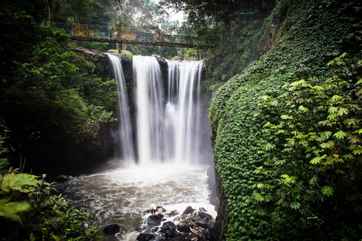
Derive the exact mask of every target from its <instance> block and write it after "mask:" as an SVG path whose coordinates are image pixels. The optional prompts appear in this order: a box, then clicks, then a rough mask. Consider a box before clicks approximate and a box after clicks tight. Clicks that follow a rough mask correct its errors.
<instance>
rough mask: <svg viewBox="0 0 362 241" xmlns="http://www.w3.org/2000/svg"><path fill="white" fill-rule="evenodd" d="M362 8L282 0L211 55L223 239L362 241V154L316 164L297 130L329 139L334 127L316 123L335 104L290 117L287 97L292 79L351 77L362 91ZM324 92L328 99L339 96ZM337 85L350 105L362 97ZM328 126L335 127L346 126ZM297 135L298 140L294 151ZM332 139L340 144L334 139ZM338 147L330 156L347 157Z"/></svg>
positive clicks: (340, 3) (316, 81) (313, 81)
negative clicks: (361, 160)
mask: <svg viewBox="0 0 362 241" xmlns="http://www.w3.org/2000/svg"><path fill="white" fill-rule="evenodd" d="M361 9H362V8H361V4H360V3H359V2H358V1H336V0H328V1H327V0H325V1H309V0H307V1H284V0H282V1H279V2H278V3H277V5H276V7H275V8H274V10H273V11H272V13H271V14H270V16H268V17H266V18H265V19H263V20H255V21H253V22H249V23H246V24H244V25H243V26H242V27H239V28H238V29H239V30H238V31H237V32H236V34H234V35H236V36H234V35H233V34H231V35H232V36H233V40H235V37H236V38H237V36H239V41H238V40H236V43H237V44H236V45H235V44H234V45H232V46H228V44H227V43H226V44H224V45H222V43H221V44H220V45H219V47H218V49H217V50H216V51H215V52H216V55H215V56H214V57H213V58H212V59H211V60H209V62H208V71H209V73H208V78H209V79H210V80H211V81H213V82H214V83H217V84H216V85H215V86H216V87H217V86H219V85H222V86H221V87H220V88H218V89H217V91H216V93H215V94H214V98H213V100H212V103H211V106H210V109H209V119H210V121H211V125H212V129H213V142H214V155H215V164H216V171H217V174H218V176H219V184H220V192H221V197H222V203H221V205H220V210H219V217H218V221H217V230H218V233H219V235H220V238H219V239H220V240H221V239H223V240H228V241H231V240H232V241H234V240H235V241H236V240H238V241H239V240H254V241H255V240H342V239H343V240H356V239H357V237H358V233H359V234H360V232H361V227H360V226H359V225H358V224H356V222H354V221H353V217H356V216H358V215H361V212H360V211H358V210H357V209H356V208H354V209H353V208H351V207H352V206H353V205H356V207H358V206H359V207H360V204H358V201H357V200H359V199H358V196H359V193H360V190H359V188H358V187H357V188H354V187H356V186H358V184H357V183H358V180H359V178H356V177H355V176H358V174H357V173H358V172H359V171H358V170H359V169H358V167H359V166H358V165H357V164H356V163H358V162H357V161H358V155H355V156H353V158H352V161H353V162H349V163H348V164H340V163H339V164H335V163H333V164H332V165H329V164H325V163H324V164H323V165H324V166H323V165H322V164H320V163H318V164H314V162H311V163H313V164H310V159H311V154H310V153H309V150H308V149H307V148H306V147H305V146H304V143H303V141H305V140H303V141H300V139H298V138H300V136H299V137H297V136H296V135H294V134H295V133H296V132H294V131H296V129H297V128H299V129H298V130H299V131H300V132H302V131H301V130H304V131H309V132H308V133H314V134H315V133H317V134H316V135H322V134H321V132H322V131H323V130H325V129H326V127H319V126H317V124H316V123H319V122H318V121H320V120H322V119H323V118H322V117H321V118H322V119H318V118H319V117H318V116H319V115H320V116H325V115H326V113H328V110H327V111H324V112H323V111H322V112H320V113H312V114H308V113H309V112H308V111H309V110H305V109H303V107H304V106H303V105H302V104H300V106H302V107H300V106H299V107H298V106H297V107H298V108H299V111H300V112H301V113H299V114H298V109H297V110H296V111H295V112H293V113H294V114H295V116H296V115H298V116H299V118H302V116H303V115H304V116H309V117H310V118H309V119H308V118H306V119H303V120H302V119H298V120H295V118H294V117H295V116H293V115H292V117H290V116H289V115H283V113H287V112H288V108H289V109H290V108H294V107H295V105H289V106H288V105H287V104H286V102H285V100H288V99H285V98H284V97H285V96H288V97H290V98H291V99H293V98H292V97H293V96H295V95H296V94H294V92H293V91H294V90H295V89H296V88H299V87H295V88H294V89H293V88H291V86H290V85H289V84H290V83H295V81H298V80H301V79H305V80H307V81H306V82H307V83H310V84H311V86H313V88H314V87H315V86H314V85H316V86H317V87H315V88H316V89H318V88H320V87H321V86H319V85H323V84H325V83H330V82H332V79H334V80H335V79H337V77H336V76H339V77H338V78H341V79H350V80H349V81H346V82H348V83H352V87H349V90H350V89H353V88H359V87H358V84H356V82H357V80H358V78H359V77H358V76H360V71H361V70H360V64H361V62H360V59H361V22H360V20H359V18H358V16H359V15H360V14H361ZM226 32H230V29H228V30H227V31H226ZM231 32H232V31H231ZM343 53H344V54H343ZM342 54H343V55H342ZM358 61H359V62H358ZM327 63H329V64H327ZM341 66H343V68H345V72H348V74H347V75H343V76H344V77H341V75H340V73H336V72H337V71H335V69H341V68H342V67H341ZM224 70H227V71H224ZM342 72H343V71H342ZM343 74H345V73H343ZM226 79H228V80H227V81H226V83H223V81H224V80H226ZM300 83H305V82H303V81H302V82H299V85H300ZM296 85H298V84H294V85H292V87H293V86H296ZM323 86H324V85H323ZM356 86H357V87H356ZM216 87H215V88H216ZM324 87H325V86H324ZM324 87H323V88H324ZM302 88H305V86H304V87H302ZM310 88H312V87H310ZM291 89H292V90H291ZM326 89H327V90H326V91H325V92H323V93H324V94H326V93H327V94H326V96H327V97H328V98H329V97H331V96H330V95H331V94H332V95H333V94H334V95H336V93H335V92H333V91H330V89H329V87H326ZM337 89H338V88H336V89H333V90H334V91H337ZM302 91H304V89H301V90H300V92H296V93H298V94H300V93H302ZM323 91H324V90H323ZM328 91H330V92H328ZM338 91H340V92H339V93H340V95H342V96H343V97H345V98H346V99H349V100H351V101H352V102H353V101H356V100H360V96H358V95H354V94H351V92H350V91H348V90H345V89H344V90H343V88H341V89H338ZM338 91H337V92H338ZM353 91H356V90H353ZM303 93H304V92H303ZM320 95H321V94H320ZM283 96H284V97H283ZM316 96H318V95H315V96H314V95H312V96H304V98H306V99H309V98H310V100H311V103H312V104H311V107H310V108H313V106H316V104H315V102H313V98H317V97H316ZM351 96H354V97H351ZM327 97H326V98H327ZM293 100H294V99H293ZM296 103H297V104H298V99H297V101H296ZM321 106H322V105H321ZM321 108H322V109H323V107H321ZM304 111H305V112H304ZM313 111H315V110H313ZM358 111H360V109H358ZM358 111H357V113H360V112H358ZM311 112H312V109H311ZM284 118H287V119H288V118H294V119H293V120H295V122H294V121H291V120H289V121H290V123H293V124H295V126H292V127H290V126H288V127H284V126H278V124H280V125H281V123H284V122H283V119H284ZM346 118H347V117H346ZM349 118H351V117H349ZM338 121H341V120H339V119H338ZM338 121H337V122H335V123H339V122H338ZM268 125H269V126H268ZM314 125H316V126H315V127H313V126H314ZM270 126H272V127H274V129H273V130H272V131H270V128H271V127H270ZM278 128H279V129H278ZM313 128H314V129H313ZM328 128H331V130H332V131H331V132H333V130H334V131H338V130H340V129H343V128H344V127H342V126H339V125H338V124H336V125H334V126H333V127H328ZM355 128H358V124H357V126H355ZM275 129H277V130H278V131H275ZM284 129H285V131H286V132H288V130H289V131H290V132H288V133H284V132H283V130H284ZM347 129H348V128H347ZM310 135H312V134H310ZM294 139H298V141H296V142H297V144H295V146H293V147H291V148H289V149H288V150H286V148H285V146H287V145H288V141H289V140H293V141H294ZM327 139H328V138H327ZM299 141H300V142H299ZM330 141H336V142H337V143H338V141H339V140H332V137H331V140H330ZM306 142H308V143H309V142H311V141H310V140H309V139H308V140H307V141H306ZM314 144H315V143H314ZM315 145H319V144H315ZM321 145H322V146H323V144H321ZM338 145H339V144H338ZM345 145H346V144H340V146H345ZM338 148H340V147H338ZM338 148H336V149H335V150H333V151H331V152H334V154H335V155H338V156H339V155H342V152H341V151H340V150H339V149H338ZM297 150H298V151H297ZM279 153H282V154H279ZM285 153H288V155H287V154H285ZM336 153H337V154H336ZM346 153H348V152H346ZM327 156H328V155H327ZM337 159H338V158H337ZM351 163H352V164H351ZM325 165H328V168H326V167H325ZM356 165H357V166H356ZM347 183H348V184H347ZM346 187H348V188H346ZM331 190H332V191H331ZM348 196H349V197H350V198H348ZM352 197H353V198H355V199H354V200H351V199H353V198H352Z"/></svg>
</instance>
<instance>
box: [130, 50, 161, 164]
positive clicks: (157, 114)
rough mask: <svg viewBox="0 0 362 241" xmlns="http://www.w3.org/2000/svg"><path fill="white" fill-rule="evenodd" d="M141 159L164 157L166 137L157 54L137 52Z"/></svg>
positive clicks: (139, 155)
mask: <svg viewBox="0 0 362 241" xmlns="http://www.w3.org/2000/svg"><path fill="white" fill-rule="evenodd" d="M133 75H134V81H135V83H136V92H135V100H136V113H137V114H136V119H137V130H136V131H137V150H138V163H139V164H150V163H153V162H159V161H162V160H163V146H164V142H165V141H166V140H165V135H164V128H163V121H164V108H163V107H164V106H163V98H164V95H163V86H162V81H161V79H162V78H161V69H160V66H159V64H158V61H157V59H156V58H155V57H149V56H134V57H133Z"/></svg>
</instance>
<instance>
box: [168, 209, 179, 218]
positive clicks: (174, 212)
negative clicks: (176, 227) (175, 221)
mask: <svg viewBox="0 0 362 241" xmlns="http://www.w3.org/2000/svg"><path fill="white" fill-rule="evenodd" d="M178 214H179V213H178V212H177V211H176V210H172V211H171V212H169V213H167V215H168V216H169V217H173V216H176V215H178Z"/></svg>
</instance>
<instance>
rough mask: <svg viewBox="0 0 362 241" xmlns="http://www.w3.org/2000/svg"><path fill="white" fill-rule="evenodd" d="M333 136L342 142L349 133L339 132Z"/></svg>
mask: <svg viewBox="0 0 362 241" xmlns="http://www.w3.org/2000/svg"><path fill="white" fill-rule="evenodd" d="M333 136H335V137H336V138H337V139H338V140H342V139H344V138H346V137H347V133H346V132H344V131H338V132H336V133H334V135H333Z"/></svg>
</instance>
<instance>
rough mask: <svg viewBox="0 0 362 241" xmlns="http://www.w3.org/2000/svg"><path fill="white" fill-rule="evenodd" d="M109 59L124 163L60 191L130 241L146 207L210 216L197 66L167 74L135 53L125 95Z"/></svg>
mask: <svg viewBox="0 0 362 241" xmlns="http://www.w3.org/2000/svg"><path fill="white" fill-rule="evenodd" d="M107 55H108V58H109V59H110V61H111V63H112V66H113V69H114V73H115V78H116V80H117V83H118V101H119V108H120V111H119V114H120V116H119V122H120V130H119V132H120V134H119V137H120V143H121V153H122V162H123V164H125V162H126V161H127V160H129V161H130V162H128V163H127V162H126V164H130V165H126V166H124V165H123V167H120V168H115V169H113V168H112V170H108V171H105V172H100V173H96V174H94V175H88V176H81V177H77V178H73V179H70V180H69V181H68V182H67V184H66V185H65V187H66V188H65V190H64V191H63V192H64V193H65V194H66V195H67V196H68V198H70V199H71V200H72V202H73V204H74V205H76V206H79V207H82V208H84V207H86V208H87V209H88V210H89V211H90V212H92V213H93V214H94V215H95V217H96V219H97V222H98V223H100V224H102V225H104V224H108V223H119V224H121V226H122V227H123V228H125V229H124V230H123V231H124V232H125V235H124V240H128V241H129V240H133V241H136V237H137V232H134V231H135V230H138V229H139V227H140V226H141V225H142V222H140V220H142V218H141V217H143V215H144V211H145V210H147V209H149V208H150V207H156V206H162V207H164V208H165V209H166V210H168V211H176V213H180V214H181V213H182V212H183V211H184V210H185V208H186V207H188V206H192V207H193V208H196V209H197V208H200V207H203V208H206V209H207V210H208V212H210V213H211V214H212V215H213V216H214V217H215V216H216V212H215V206H214V204H215V203H217V200H215V199H214V196H213V195H212V192H211V188H210V187H211V186H212V178H213V177H212V174H211V172H212V168H209V167H210V166H212V163H211V160H212V154H211V153H212V151H211V143H210V134H209V128H208V122H207V108H206V106H205V100H206V98H205V99H204V101H201V92H200V81H201V72H202V68H203V66H202V62H201V61H167V64H168V74H167V73H163V72H162V73H161V68H160V65H159V62H158V61H157V59H156V58H155V57H144V56H134V58H133V72H134V80H133V82H132V83H129V84H131V85H132V89H133V92H132V93H131V92H129V91H128V92H127V88H126V84H125V78H124V75H123V72H122V66H121V61H120V58H119V57H118V56H116V55H112V54H107ZM162 74H166V76H162ZM129 104H131V106H132V108H135V109H134V110H132V111H131V112H130V107H129ZM131 113H132V115H131ZM131 120H133V122H131ZM133 136H134V137H135V138H137V140H134V139H133ZM125 160H126V161H125ZM205 161H206V162H205ZM136 163H137V164H138V165H134V164H136ZM132 164H133V165H132ZM210 184H211V185H210ZM175 218H177V216H175ZM135 235H136V236H135ZM132 237H133V238H132ZM122 240H123V239H122Z"/></svg>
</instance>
